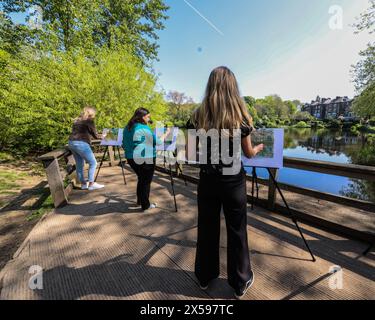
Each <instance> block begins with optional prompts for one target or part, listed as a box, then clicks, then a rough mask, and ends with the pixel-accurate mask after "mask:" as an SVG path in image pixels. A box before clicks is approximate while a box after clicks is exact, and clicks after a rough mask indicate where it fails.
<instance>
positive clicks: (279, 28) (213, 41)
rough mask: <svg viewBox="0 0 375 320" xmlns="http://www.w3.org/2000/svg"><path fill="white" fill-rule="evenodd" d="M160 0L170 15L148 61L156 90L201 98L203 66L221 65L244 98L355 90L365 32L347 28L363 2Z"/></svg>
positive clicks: (207, 70)
mask: <svg viewBox="0 0 375 320" xmlns="http://www.w3.org/2000/svg"><path fill="white" fill-rule="evenodd" d="M166 2H167V3H168V5H169V6H170V7H171V9H170V11H169V16H170V19H169V20H167V22H166V29H165V30H163V31H161V32H159V36H160V39H159V44H160V50H159V59H160V61H159V62H157V63H155V64H154V69H155V71H156V72H157V73H158V74H159V80H158V87H159V88H160V89H162V90H165V91H169V90H178V91H181V92H184V93H185V94H187V95H189V96H191V97H193V98H194V100H196V101H200V100H201V99H202V96H203V94H204V89H205V85H206V82H207V79H208V76H209V73H210V71H211V70H212V69H213V68H214V67H216V66H219V65H226V66H228V67H230V68H231V69H232V70H233V71H234V72H235V74H236V75H237V78H238V82H239V84H240V88H241V92H242V94H243V95H252V96H255V97H263V96H265V95H268V94H279V95H281V96H282V98H284V99H300V100H302V101H303V102H306V101H309V100H311V99H313V98H315V97H316V96H317V95H320V96H323V97H326V96H327V97H328V96H332V97H333V96H338V95H347V96H351V97H352V96H353V95H354V94H355V92H354V86H353V84H352V82H351V77H350V69H351V68H350V66H351V65H352V64H354V63H356V62H357V61H358V60H359V55H358V53H359V51H360V50H361V49H364V48H365V47H366V44H367V43H368V42H369V41H370V39H371V36H370V35H369V34H367V33H363V34H360V35H355V34H354V28H353V27H351V26H350V25H351V24H352V23H353V22H354V21H355V20H354V19H355V17H357V16H358V15H359V14H360V13H361V12H363V11H364V10H365V9H366V8H367V7H368V0H315V1H311V0H267V1H265V0H167V1H166ZM187 2H188V3H187ZM189 4H190V5H191V6H193V7H194V8H195V9H197V10H198V11H199V13H200V14H201V15H203V16H204V17H205V18H206V19H208V20H209V21H210V22H211V23H212V25H213V26H212V25H211V24H210V23H209V22H207V21H206V20H205V19H204V18H202V17H201V16H200V15H199V14H198V13H197V12H196V11H194V10H193V9H192V8H191V6H189ZM332 5H339V6H340V7H341V8H342V9H343V28H342V29H340V30H332V29H331V28H330V27H329V21H330V19H331V18H332V15H331V14H330V13H329V8H330V7H331V6H332ZM372 37H373V35H372Z"/></svg>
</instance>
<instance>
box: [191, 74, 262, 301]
mask: <svg viewBox="0 0 375 320" xmlns="http://www.w3.org/2000/svg"><path fill="white" fill-rule="evenodd" d="M188 128H189V129H193V128H194V129H196V130H200V129H203V130H205V131H209V130H212V129H216V130H218V131H219V136H220V141H221V139H224V138H227V139H229V142H230V143H229V144H228V146H229V147H228V148H229V150H221V151H220V149H222V143H217V141H216V144H218V145H219V148H217V150H219V157H216V156H215V157H214V155H213V154H211V152H213V151H211V143H212V144H214V142H212V140H211V139H210V137H208V138H207V163H204V164H202V163H201V165H200V167H201V170H200V179H199V185H198V239H197V250H196V260H195V274H196V276H197V279H198V281H199V283H200V287H201V288H202V289H203V290H206V289H207V288H208V285H209V283H210V282H211V281H212V280H214V279H215V278H218V277H219V274H220V270H219V266H220V257H219V242H220V212H221V209H222V208H223V210H224V215H225V220H226V227H227V241H228V249H227V267H228V282H229V284H230V286H231V287H232V288H233V289H234V294H235V296H236V298H238V299H240V298H242V297H243V296H244V295H245V293H246V291H247V290H248V289H249V288H250V286H251V285H252V284H253V281H254V273H253V271H252V270H251V265H250V256H249V249H248V238H247V194H246V173H245V170H244V168H243V165H242V163H241V161H240V166H239V168H238V169H239V170H237V172H236V171H235V170H234V171H232V172H233V173H232V174H227V173H225V169H229V168H231V167H233V166H234V161H233V163H230V164H227V163H225V162H224V161H222V152H223V151H229V153H232V156H233V153H234V151H233V150H234V149H236V148H235V147H236V146H235V145H234V143H236V141H238V143H239V145H238V146H237V147H238V150H239V151H241V149H242V152H243V153H244V154H245V156H247V157H254V156H255V155H256V154H257V153H258V152H260V151H261V150H262V149H263V145H258V146H256V147H253V146H252V145H251V140H250V134H251V131H252V130H253V125H252V118H251V116H250V115H249V113H248V110H247V108H246V104H245V102H244V100H243V99H242V97H241V95H240V92H239V88H238V84H237V80H236V78H235V76H234V74H233V72H232V71H230V70H229V69H228V68H227V67H219V68H216V69H214V70H213V71H212V73H211V75H210V77H209V80H208V84H207V89H206V93H205V97H204V100H203V103H202V105H201V107H199V108H198V109H197V110H196V111H195V112H194V114H193V116H192V118H191V120H190V121H189V122H188ZM236 129H237V131H236ZM235 132H237V134H238V135H239V134H240V137H238V138H239V139H237V140H236V139H235ZM199 137H200V136H199ZM188 143H190V141H188ZM239 157H240V155H239ZM214 158H215V159H217V158H219V159H220V161H218V162H216V161H212V159H214ZM238 171H239V173H238Z"/></svg>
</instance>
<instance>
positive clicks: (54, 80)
mask: <svg viewBox="0 0 375 320" xmlns="http://www.w3.org/2000/svg"><path fill="white" fill-rule="evenodd" d="M3 71H5V72H3V73H1V79H0V80H2V81H1V82H2V85H0V118H1V122H0V123H1V124H0V130H1V135H0V145H1V148H2V150H18V151H19V152H20V153H23V154H26V153H29V152H44V151H47V150H49V149H53V148H56V147H59V146H62V145H64V144H66V142H67V138H68V135H69V133H70V130H71V126H72V122H73V119H74V118H76V117H77V116H78V115H79V113H80V111H81V109H82V107H84V106H85V105H92V106H94V107H96V108H97V110H98V115H97V126H98V129H99V130H100V129H103V128H106V127H118V128H120V127H123V126H125V124H126V123H127V121H128V120H129V118H130V117H131V115H132V113H133V112H134V110H135V109H136V108H138V107H141V106H142V107H146V108H148V109H150V111H151V112H152V114H153V118H154V120H162V119H163V118H164V114H165V110H166V106H165V103H164V100H163V97H162V95H161V94H160V93H158V92H156V91H155V77H154V76H153V75H152V74H151V73H149V72H146V71H145V69H144V67H143V66H142V65H141V63H140V61H139V60H138V58H136V57H134V56H133V55H131V54H129V53H128V52H127V50H126V49H125V48H122V49H118V50H116V51H111V50H109V49H100V50H99V51H97V52H96V53H95V54H94V55H93V56H92V57H91V58H88V57H87V56H85V55H84V54H81V53H80V52H78V53H75V54H68V53H50V54H48V55H47V54H42V53H40V52H36V51H26V52H24V54H23V55H22V56H20V57H17V58H16V57H15V58H12V59H9V60H8V61H7V64H6V67H5V69H4V70H3Z"/></svg>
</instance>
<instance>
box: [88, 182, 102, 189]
mask: <svg viewBox="0 0 375 320" xmlns="http://www.w3.org/2000/svg"><path fill="white" fill-rule="evenodd" d="M103 188H104V186H103V185H102V184H99V183H96V182H94V184H93V185H92V186H89V190H90V191H93V190H99V189H103Z"/></svg>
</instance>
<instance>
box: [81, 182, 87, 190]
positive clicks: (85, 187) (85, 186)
mask: <svg viewBox="0 0 375 320" xmlns="http://www.w3.org/2000/svg"><path fill="white" fill-rule="evenodd" d="M81 190H89V184H88V183H86V184H82V185H81Z"/></svg>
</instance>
